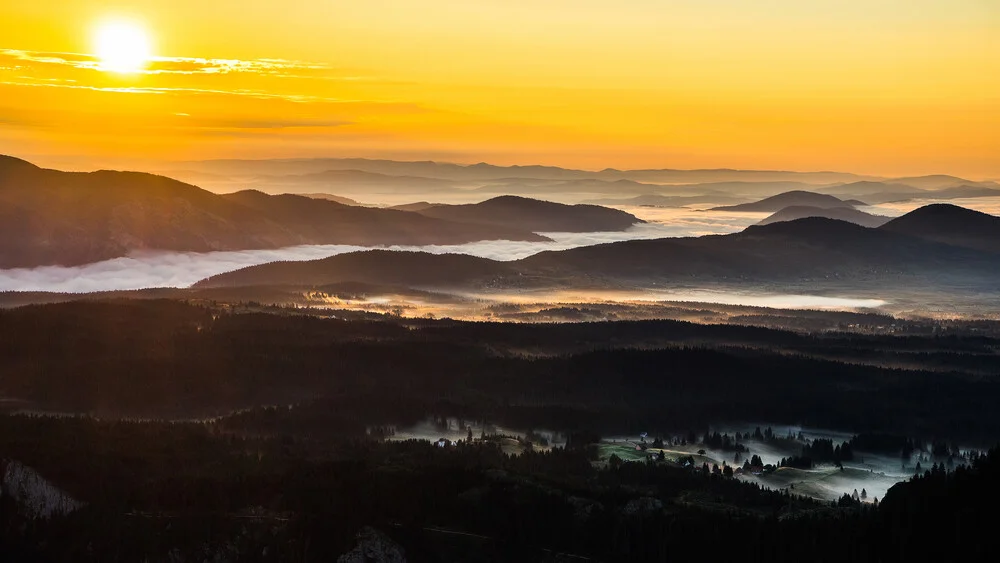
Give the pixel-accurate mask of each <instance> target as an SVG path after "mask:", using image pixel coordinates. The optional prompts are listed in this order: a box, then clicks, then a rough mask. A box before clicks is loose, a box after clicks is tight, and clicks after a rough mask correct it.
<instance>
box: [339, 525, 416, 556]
mask: <svg viewBox="0 0 1000 563" xmlns="http://www.w3.org/2000/svg"><path fill="white" fill-rule="evenodd" d="M337 563H406V553H405V552H404V551H403V548H402V547H401V546H400V545H399V544H398V543H396V542H394V541H392V539H391V538H389V536H387V535H385V534H383V533H382V532H380V531H378V530H376V529H375V528H371V527H368V526H365V527H364V528H361V531H359V532H358V545H356V546H355V547H354V549H352V550H351V551H348V552H347V553H345V554H343V555H341V556H340V557H338V558H337Z"/></svg>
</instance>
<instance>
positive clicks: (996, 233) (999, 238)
mask: <svg viewBox="0 0 1000 563" xmlns="http://www.w3.org/2000/svg"><path fill="white" fill-rule="evenodd" d="M882 229H883V230H885V231H889V232H893V233H899V234H905V235H909V236H913V237H919V238H923V239H926V240H932V241H936V242H940V243H944V244H950V245H954V246H961V247H966V248H974V249H978V250H987V251H991V252H1000V217H996V216H993V215H989V214H987V213H982V212H980V211H974V210H971V209H965V208H964V207H959V206H957V205H951V204H947V203H937V204H933V205H925V206H924V207H921V208H919V209H916V210H914V211H911V212H910V213H907V214H906V215H903V216H902V217H898V218H896V219H893V220H892V221H889V222H888V223H886V224H885V225H883V226H882Z"/></svg>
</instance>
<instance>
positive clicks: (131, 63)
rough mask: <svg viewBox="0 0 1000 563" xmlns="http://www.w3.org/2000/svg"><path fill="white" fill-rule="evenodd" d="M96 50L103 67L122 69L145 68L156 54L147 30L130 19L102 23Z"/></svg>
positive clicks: (97, 35) (111, 69) (95, 41)
mask: <svg viewBox="0 0 1000 563" xmlns="http://www.w3.org/2000/svg"><path fill="white" fill-rule="evenodd" d="M94 51H95V53H96V54H97V57H98V58H99V59H100V68H101V70H106V71H111V72H121V73H132V72H138V71H140V70H142V69H143V68H145V67H146V65H147V64H148V63H149V60H150V59H151V58H152V56H153V53H152V49H151V48H150V43H149V37H148V36H147V34H146V31H145V30H144V29H143V28H142V27H141V26H139V25H137V24H134V23H132V22H127V21H113V22H106V23H103V24H101V25H100V26H98V27H97V29H96V31H95V33H94Z"/></svg>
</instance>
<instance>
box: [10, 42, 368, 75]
mask: <svg viewBox="0 0 1000 563" xmlns="http://www.w3.org/2000/svg"><path fill="white" fill-rule="evenodd" d="M3 58H6V59H8V60H11V61H14V62H20V63H31V64H34V65H36V66H44V65H53V66H65V67H70V68H75V69H83V70H100V69H101V61H100V59H99V58H97V57H96V56H94V55H88V54H84V53H58V52H44V51H24V50H18V49H0V60H2V59H3ZM15 68H16V67H15ZM335 70H338V69H337V68H335V67H333V66H331V65H327V64H322V63H314V62H306V61H291V60H285V59H249V60H242V59H207V58H198V57H154V58H153V59H152V60H151V61H150V64H149V66H148V67H147V68H145V69H141V70H137V71H136V72H137V73H140V74H181V75H186V74H234V73H249V74H265V75H273V76H283V77H289V78H322V79H324V80H331V79H335V80H362V79H364V77H362V76H357V75H348V76H330V75H328V74H327V75H315V76H312V75H309V74H295V72H302V71H306V72H308V71H313V72H325V73H329V72H332V71H335Z"/></svg>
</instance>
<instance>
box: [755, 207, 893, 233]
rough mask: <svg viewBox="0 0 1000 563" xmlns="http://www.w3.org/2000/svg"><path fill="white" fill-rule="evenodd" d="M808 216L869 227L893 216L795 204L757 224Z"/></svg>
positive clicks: (846, 208)
mask: <svg viewBox="0 0 1000 563" xmlns="http://www.w3.org/2000/svg"><path fill="white" fill-rule="evenodd" d="M806 217H826V218H827V219H836V220H838V221H847V222H848V223H854V224H855V225H861V226H862V227H869V228H874V227H881V226H882V225H884V224H886V223H887V222H888V221H890V220H891V217H883V216H881V215H872V214H871V213H865V212H864V211H859V210H857V209H852V208H850V207H828V208H823V207H809V206H805V205H793V206H791V207H786V208H784V209H782V210H781V211H778V212H777V213H775V214H773V215H771V216H769V217H768V218H766V219H764V220H763V221H760V222H759V223H757V224H758V225H770V224H771V223H778V222H780V221H795V220H797V219H804V218H806Z"/></svg>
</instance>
